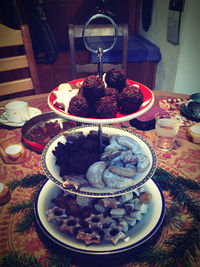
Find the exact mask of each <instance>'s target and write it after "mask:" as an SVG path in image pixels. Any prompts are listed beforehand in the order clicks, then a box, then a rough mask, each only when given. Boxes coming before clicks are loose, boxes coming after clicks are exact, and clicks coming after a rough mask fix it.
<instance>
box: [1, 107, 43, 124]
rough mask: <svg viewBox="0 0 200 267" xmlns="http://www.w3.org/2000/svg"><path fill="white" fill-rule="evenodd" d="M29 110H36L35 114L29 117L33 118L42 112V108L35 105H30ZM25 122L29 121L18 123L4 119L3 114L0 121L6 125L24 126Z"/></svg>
mask: <svg viewBox="0 0 200 267" xmlns="http://www.w3.org/2000/svg"><path fill="white" fill-rule="evenodd" d="M29 111H31V112H34V114H31V115H30V118H29V119H32V118H33V117H35V116H37V115H40V114H42V112H41V110H40V109H38V108H35V107H29ZM4 113H5V112H4ZM4 113H3V114H4ZM25 122H27V121H23V122H18V123H17V122H10V121H8V120H7V119H6V118H5V119H3V118H2V115H0V123H1V124H3V125H6V126H12V127H21V126H23V125H24V124H25Z"/></svg>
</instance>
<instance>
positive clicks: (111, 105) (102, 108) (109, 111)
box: [96, 96, 118, 118]
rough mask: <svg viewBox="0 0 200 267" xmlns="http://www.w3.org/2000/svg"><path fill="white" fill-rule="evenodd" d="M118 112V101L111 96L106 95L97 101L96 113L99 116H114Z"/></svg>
mask: <svg viewBox="0 0 200 267" xmlns="http://www.w3.org/2000/svg"><path fill="white" fill-rule="evenodd" d="M117 112H118V106H117V101H116V100H114V99H113V98H112V97H111V96H104V97H102V98H100V99H99V100H98V101H97V103H96V114H97V116H98V117H99V118H113V117H115V116H116V114H117Z"/></svg>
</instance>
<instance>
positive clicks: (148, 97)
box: [48, 79, 154, 124]
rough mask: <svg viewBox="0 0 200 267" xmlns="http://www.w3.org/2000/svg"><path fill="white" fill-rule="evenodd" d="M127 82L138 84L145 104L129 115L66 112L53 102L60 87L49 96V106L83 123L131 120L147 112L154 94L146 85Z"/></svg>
mask: <svg viewBox="0 0 200 267" xmlns="http://www.w3.org/2000/svg"><path fill="white" fill-rule="evenodd" d="M83 80H84V79H78V80H74V81H70V82H68V83H69V84H75V85H78V84H80V83H81V82H82V81H83ZM127 82H128V83H129V84H130V85H134V84H136V85H138V86H139V88H140V90H141V91H142V93H143V96H144V101H143V104H142V105H141V107H140V109H139V110H138V111H136V112H134V113H132V114H128V115H123V114H121V113H120V112H118V113H117V115H116V117H115V118H106V119H99V118H85V117H79V116H74V115H71V114H69V113H66V112H65V111H64V110H62V109H59V108H58V107H56V106H55V105H54V104H53V102H54V100H55V99H56V98H55V96H54V95H53V92H55V91H57V90H58V88H56V89H54V90H53V91H52V92H51V93H50V94H49V96H48V105H49V107H50V108H51V109H52V110H53V111H54V112H55V113H57V114H58V115H60V116H62V117H65V118H67V119H69V120H73V121H78V122H83V123H92V124H110V123H118V122H123V121H129V120H132V119H134V118H137V117H138V116H141V115H142V114H144V113H145V112H147V111H148V110H149V109H150V108H151V107H152V106H153V103H154V95H153V93H152V91H151V90H150V89H149V88H148V87H146V86H145V85H143V84H141V83H138V82H135V81H132V80H127Z"/></svg>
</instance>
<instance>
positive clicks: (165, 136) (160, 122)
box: [155, 112, 181, 151]
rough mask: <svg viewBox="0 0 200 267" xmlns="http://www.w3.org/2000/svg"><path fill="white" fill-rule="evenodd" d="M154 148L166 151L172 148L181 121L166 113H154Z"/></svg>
mask: <svg viewBox="0 0 200 267" xmlns="http://www.w3.org/2000/svg"><path fill="white" fill-rule="evenodd" d="M155 118H156V125H155V130H156V140H155V146H156V148H158V149H160V150H163V151H168V150H171V149H173V148H174V144H175V139H176V135H177V133H178V130H179V127H180V125H181V119H180V118H179V117H177V116H176V115H173V114H172V115H171V114H169V113H168V112H165V113H160V112H158V113H156V115H155Z"/></svg>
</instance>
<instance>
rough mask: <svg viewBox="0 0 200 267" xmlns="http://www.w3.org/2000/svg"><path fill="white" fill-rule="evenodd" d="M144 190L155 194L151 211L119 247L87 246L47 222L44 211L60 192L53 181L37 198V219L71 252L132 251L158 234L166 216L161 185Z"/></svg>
mask: <svg viewBox="0 0 200 267" xmlns="http://www.w3.org/2000/svg"><path fill="white" fill-rule="evenodd" d="M143 187H144V189H145V191H146V192H149V193H151V194H152V198H151V200H150V202H149V204H148V205H149V209H148V212H147V213H146V214H144V215H143V217H142V220H141V221H140V222H138V223H137V224H136V225H135V226H134V227H133V228H132V229H130V230H129V231H128V233H126V234H127V238H126V239H125V240H123V241H120V242H119V243H118V244H117V245H116V246H114V245H113V244H111V243H102V244H98V245H89V246H86V245H85V243H83V242H80V241H78V240H77V239H76V238H75V237H73V236H72V235H70V234H68V233H66V232H61V231H60V230H59V227H58V225H57V224H55V223H50V222H48V221H47V215H46V214H45V211H46V210H47V209H49V208H51V207H53V206H55V204H53V203H52V202H51V200H52V198H55V197H57V196H58V194H59V193H60V192H61V189H60V188H59V187H58V186H56V185H55V184H54V183H53V182H52V181H51V180H48V181H46V182H45V183H44V184H43V186H42V187H41V189H40V191H39V192H38V195H37V198H36V202H35V216H36V219H37V223H38V225H39V226H40V228H41V229H42V231H43V232H44V233H45V235H46V236H47V237H48V238H50V239H51V240H52V241H54V242H55V243H56V244H58V245H60V246H62V247H64V248H66V249H69V250H71V251H75V252H79V253H83V254H89V255H105V254H114V253H120V252H124V251H127V250H130V249H132V248H135V247H137V246H139V245H141V244H143V243H144V242H145V241H147V240H148V239H149V238H150V237H151V236H152V235H154V234H155V233H156V231H157V230H158V229H159V227H160V225H161V223H162V221H163V218H164V214H165V201H164V196H163V193H162V191H161V189H160V187H159V186H158V184H157V183H156V182H155V181H153V180H152V179H151V180H149V181H148V182H147V183H146V184H145V185H143Z"/></svg>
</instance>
